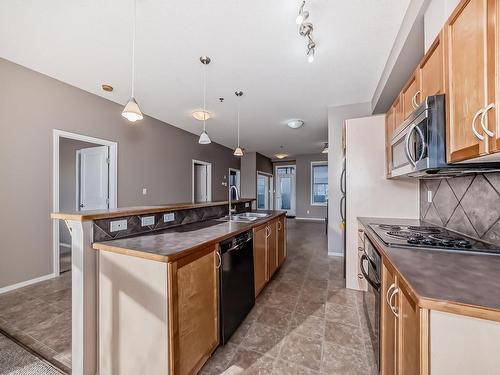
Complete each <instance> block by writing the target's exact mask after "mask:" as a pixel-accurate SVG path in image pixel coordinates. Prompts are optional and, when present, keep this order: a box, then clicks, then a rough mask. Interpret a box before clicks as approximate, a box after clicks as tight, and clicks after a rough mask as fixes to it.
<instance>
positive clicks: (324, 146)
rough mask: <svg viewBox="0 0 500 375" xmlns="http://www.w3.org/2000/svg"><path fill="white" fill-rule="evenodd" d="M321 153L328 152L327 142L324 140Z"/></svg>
mask: <svg viewBox="0 0 500 375" xmlns="http://www.w3.org/2000/svg"><path fill="white" fill-rule="evenodd" d="M321 153H322V154H328V142H326V143H325V144H324V145H323V150H322V151H321Z"/></svg>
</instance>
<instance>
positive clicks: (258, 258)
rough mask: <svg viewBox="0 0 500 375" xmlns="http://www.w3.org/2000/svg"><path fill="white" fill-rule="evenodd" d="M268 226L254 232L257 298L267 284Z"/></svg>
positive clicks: (265, 225)
mask: <svg viewBox="0 0 500 375" xmlns="http://www.w3.org/2000/svg"><path fill="white" fill-rule="evenodd" d="M267 233H268V230H267V224H264V225H261V226H260V227H257V228H255V229H254V230H253V267H254V279H255V296H256V297H257V295H258V294H259V293H260V291H261V290H262V289H263V288H264V286H265V285H266V283H267V280H268V279H267V266H268V263H267V262H268V260H267Z"/></svg>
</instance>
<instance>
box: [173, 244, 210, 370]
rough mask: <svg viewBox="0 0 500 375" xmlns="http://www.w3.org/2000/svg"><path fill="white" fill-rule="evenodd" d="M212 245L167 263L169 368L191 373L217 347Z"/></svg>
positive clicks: (201, 364) (199, 366)
mask: <svg viewBox="0 0 500 375" xmlns="http://www.w3.org/2000/svg"><path fill="white" fill-rule="evenodd" d="M217 259H218V256H217V250H216V248H215V247H214V246H210V247H207V248H206V249H204V250H201V251H199V252H197V253H196V254H193V255H190V256H189V255H188V256H186V257H185V258H181V259H179V260H178V261H177V262H175V263H171V264H169V269H168V270H169V276H168V277H169V294H170V298H169V315H170V316H169V323H170V329H169V331H170V369H171V373H172V374H175V375H177V374H195V373H197V372H198V371H199V370H200V368H201V367H202V366H203V364H204V363H205V362H206V361H207V359H208V358H209V357H210V355H211V354H212V352H213V351H214V350H215V348H216V347H217V346H218V345H219V276H218V275H219V274H218V260H217Z"/></svg>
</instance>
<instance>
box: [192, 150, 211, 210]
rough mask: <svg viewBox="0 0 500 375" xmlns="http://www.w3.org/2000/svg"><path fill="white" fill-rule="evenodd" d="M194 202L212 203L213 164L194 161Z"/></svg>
mask: <svg viewBox="0 0 500 375" xmlns="http://www.w3.org/2000/svg"><path fill="white" fill-rule="evenodd" d="M192 182H193V184H192V185H193V186H192V202H193V203H205V202H211V201H212V163H207V162H205V161H200V160H193V168H192Z"/></svg>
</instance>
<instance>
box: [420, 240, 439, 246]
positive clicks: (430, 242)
mask: <svg viewBox="0 0 500 375" xmlns="http://www.w3.org/2000/svg"><path fill="white" fill-rule="evenodd" d="M422 243H423V244H424V245H429V246H434V245H435V244H436V241H434V240H431V239H430V238H426V239H424V240H422Z"/></svg>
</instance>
